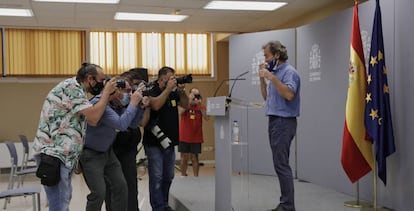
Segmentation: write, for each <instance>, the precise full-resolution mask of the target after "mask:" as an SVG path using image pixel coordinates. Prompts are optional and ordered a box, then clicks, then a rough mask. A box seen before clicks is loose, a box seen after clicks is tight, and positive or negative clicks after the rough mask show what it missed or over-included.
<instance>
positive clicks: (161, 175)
mask: <svg viewBox="0 0 414 211" xmlns="http://www.w3.org/2000/svg"><path fill="white" fill-rule="evenodd" d="M174 72H175V70H174V69H172V68H171V67H162V68H161V69H160V70H159V71H158V79H157V81H155V82H154V87H153V88H152V89H151V91H150V93H149V94H150V102H151V114H150V120H149V122H148V124H147V125H146V126H145V132H144V139H143V144H144V148H145V153H146V155H147V158H148V175H149V193H150V203H151V207H152V210H153V211H169V210H172V209H171V207H169V206H168V196H169V191H170V187H171V183H172V180H173V178H174V164H175V149H174V146H176V145H178V124H179V123H178V108H177V106H181V107H183V108H185V109H187V108H188V97H187V95H186V94H185V91H184V84H177V79H176V77H175V74H174ZM190 77H191V76H190ZM179 81H180V82H182V81H184V82H185V81H186V80H182V78H180V79H179ZM187 82H188V80H187Z"/></svg>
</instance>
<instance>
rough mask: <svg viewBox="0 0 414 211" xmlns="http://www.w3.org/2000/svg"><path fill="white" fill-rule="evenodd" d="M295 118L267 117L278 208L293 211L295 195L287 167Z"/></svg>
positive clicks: (290, 173)
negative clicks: (277, 186)
mask: <svg viewBox="0 0 414 211" xmlns="http://www.w3.org/2000/svg"><path fill="white" fill-rule="evenodd" d="M296 126H297V122H296V118H283V117H276V116H269V141H270V147H271V149H272V155H273V166H274V168H275V171H276V174H277V177H278V178H279V185H280V191H281V196H280V206H281V207H282V208H283V210H286V211H295V194H294V186H293V175H292V169H291V168H290V165H289V153H290V144H291V143H292V139H293V137H295V134H296Z"/></svg>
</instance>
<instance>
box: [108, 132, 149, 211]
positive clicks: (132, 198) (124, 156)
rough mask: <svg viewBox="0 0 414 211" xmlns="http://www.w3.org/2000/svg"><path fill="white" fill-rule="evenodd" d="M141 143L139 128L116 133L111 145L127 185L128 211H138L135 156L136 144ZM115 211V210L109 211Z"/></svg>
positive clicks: (136, 152) (109, 202)
mask: <svg viewBox="0 0 414 211" xmlns="http://www.w3.org/2000/svg"><path fill="white" fill-rule="evenodd" d="M140 141H141V131H140V129H139V128H129V129H128V131H121V132H118V134H117V136H116V140H115V142H114V144H113V146H112V147H113V150H114V153H115V155H116V157H117V158H118V160H119V162H120V163H121V168H122V172H123V174H124V177H125V180H126V182H127V185H128V211H138V210H139V208H138V179H137V166H136V163H137V161H136V156H137V154H138V149H137V147H138V143H139V142H140ZM108 196H110V193H109V195H108V194H107V197H106V199H107V200H106V201H105V203H106V210H107V211H110V209H108V208H109V207H110V204H111V201H110V198H108ZM111 211H116V210H111Z"/></svg>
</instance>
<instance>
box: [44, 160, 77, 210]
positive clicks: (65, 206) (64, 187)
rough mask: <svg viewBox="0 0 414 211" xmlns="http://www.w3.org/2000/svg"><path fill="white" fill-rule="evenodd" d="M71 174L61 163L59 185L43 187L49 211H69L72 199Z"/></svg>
mask: <svg viewBox="0 0 414 211" xmlns="http://www.w3.org/2000/svg"><path fill="white" fill-rule="evenodd" d="M72 173H73V171H72V170H71V169H69V168H67V167H66V166H65V164H63V163H62V162H61V163H60V181H59V183H58V184H57V185H55V186H43V187H44V188H45V192H46V196H47V200H48V202H49V211H69V204H70V200H71V199H72Z"/></svg>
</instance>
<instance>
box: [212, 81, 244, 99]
mask: <svg viewBox="0 0 414 211" xmlns="http://www.w3.org/2000/svg"><path fill="white" fill-rule="evenodd" d="M244 80H246V79H245V78H228V79H224V80H222V81H221V83H220V85H219V86H218V87H217V89H216V91H214V95H213V97H215V96H216V95H217V92H218V90H219V89H220V87H221V86H222V85H223V83H224V82H226V81H244Z"/></svg>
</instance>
